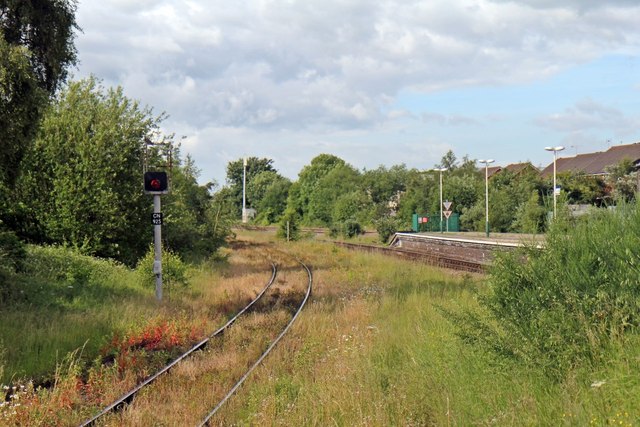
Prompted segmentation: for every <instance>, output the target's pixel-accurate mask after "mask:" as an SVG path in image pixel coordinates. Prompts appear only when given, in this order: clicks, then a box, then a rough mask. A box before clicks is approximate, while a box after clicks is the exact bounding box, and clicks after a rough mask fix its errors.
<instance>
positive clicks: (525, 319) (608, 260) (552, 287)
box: [462, 205, 640, 378]
mask: <svg viewBox="0 0 640 427" xmlns="http://www.w3.org/2000/svg"><path fill="white" fill-rule="evenodd" d="M561 218H562V217H560V218H559V219H558V220H556V222H555V223H554V224H553V226H552V227H551V229H550V231H549V233H548V234H547V240H546V245H545V250H543V251H540V250H537V249H535V248H528V249H525V250H524V251H518V252H514V253H504V254H500V255H499V256H498V257H497V259H496V261H495V266H494V267H493V268H492V272H491V280H490V283H491V292H489V293H488V294H486V295H485V296H484V297H483V298H482V299H481V303H482V305H483V307H485V308H486V310H487V313H488V317H486V318H485V319H483V318H482V317H479V316H477V315H475V316H473V315H469V313H467V317H466V322H464V327H463V331H462V332H463V335H464V336H465V338H466V339H468V340H470V341H472V342H476V343H484V344H485V345H486V346H488V347H489V348H491V349H492V350H493V351H498V352H500V353H501V354H503V355H510V356H512V357H516V358H517V359H518V360H520V361H522V362H524V363H526V364H528V365H534V366H538V367H540V368H541V369H542V370H543V371H545V372H547V373H548V374H549V375H551V376H552V377H554V378H563V377H564V376H565V375H566V373H567V372H568V371H569V370H570V369H572V368H574V367H576V366H578V365H581V364H585V363H595V364H598V363H601V362H602V361H603V359H602V357H603V354H605V350H606V349H607V348H608V347H609V346H610V344H611V340H612V339H617V338H619V337H621V336H622V335H623V334H625V333H626V332H628V331H630V330H634V328H637V327H638V326H640V287H639V286H638V280H637V276H638V273H639V272H640V255H639V254H638V251H637V250H636V246H637V236H639V235H640V205H636V206H634V207H631V206H626V207H619V209H618V210H617V211H616V212H608V211H600V212H596V213H594V214H591V215H588V216H585V217H583V218H581V220H580V221H577V222H574V223H572V224H569V223H566V222H564V221H563V220H562V219H561ZM612 241H615V242H616V244H615V245H608V244H603V242H612ZM523 256H524V257H526V261H525V262H523Z"/></svg>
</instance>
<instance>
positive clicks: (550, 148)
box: [544, 146, 564, 219]
mask: <svg viewBox="0 0 640 427" xmlns="http://www.w3.org/2000/svg"><path fill="white" fill-rule="evenodd" d="M544 149H545V150H547V151H553V219H556V208H557V202H556V187H557V184H556V159H557V157H558V151H562V150H564V147H563V146H558V147H545V148H544Z"/></svg>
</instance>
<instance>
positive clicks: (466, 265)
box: [333, 241, 488, 273]
mask: <svg viewBox="0 0 640 427" xmlns="http://www.w3.org/2000/svg"><path fill="white" fill-rule="evenodd" d="M333 243H334V244H336V245H338V246H342V247H345V248H348V249H356V250H361V251H367V252H377V253H382V254H385V255H394V256H397V257H401V258H408V259H412V260H417V261H424V262H426V263H427V264H430V265H434V266H436V267H444V268H449V269H452V270H458V271H468V272H471V273H484V272H486V270H487V267H488V266H487V265H486V264H482V263H478V262H474V261H468V260H464V259H460V258H453V257H447V256H442V255H439V254H438V255H437V254H434V253H429V252H420V251H411V250H406V249H396V248H391V247H382V246H372V245H362V244H358V243H347V242H337V241H336V242H333Z"/></svg>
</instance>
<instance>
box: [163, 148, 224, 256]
mask: <svg viewBox="0 0 640 427" xmlns="http://www.w3.org/2000/svg"><path fill="white" fill-rule="evenodd" d="M173 159H174V166H173V169H172V173H171V189H170V190H171V191H170V193H169V194H168V195H166V196H163V208H162V209H163V212H164V215H165V220H164V224H165V227H163V240H164V241H165V243H166V245H167V247H168V248H169V249H170V250H172V251H175V252H176V253H178V254H179V255H180V256H181V257H182V258H183V259H186V260H190V261H194V262H195V261H199V260H202V259H204V258H208V257H210V256H211V255H212V254H213V253H214V252H215V251H216V250H217V249H218V248H220V247H221V246H223V245H224V244H225V239H226V238H227V236H229V234H230V233H231V230H230V223H229V221H228V218H224V217H222V215H221V207H220V206H217V205H216V204H214V203H212V200H213V196H212V195H211V194H210V190H211V189H213V188H214V187H215V184H214V183H209V184H206V185H199V184H198V182H197V179H198V176H199V174H200V171H199V170H198V169H197V168H196V166H195V163H194V161H193V159H192V158H191V157H190V156H187V158H186V159H185V160H184V162H183V161H182V160H181V158H180V153H179V152H178V151H176V152H175V153H174V156H173Z"/></svg>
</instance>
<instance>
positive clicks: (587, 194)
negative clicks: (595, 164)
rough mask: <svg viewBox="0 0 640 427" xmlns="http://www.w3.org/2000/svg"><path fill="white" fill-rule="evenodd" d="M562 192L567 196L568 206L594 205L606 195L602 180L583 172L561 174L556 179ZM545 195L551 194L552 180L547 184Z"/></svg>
mask: <svg viewBox="0 0 640 427" xmlns="http://www.w3.org/2000/svg"><path fill="white" fill-rule="evenodd" d="M556 179H557V182H558V185H559V186H560V187H561V188H562V192H563V193H566V194H567V198H568V203H569V204H576V203H580V204H596V203H598V202H599V201H602V200H603V199H604V197H605V195H606V192H605V184H604V181H603V180H602V178H600V177H595V176H589V175H586V174H585V173H584V172H574V171H571V172H563V173H559V174H558V175H557V177H556ZM547 194H553V182H552V178H549V181H548V182H547Z"/></svg>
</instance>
